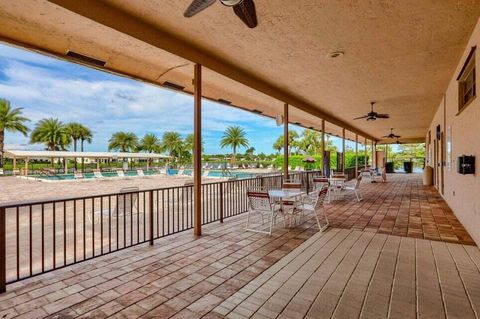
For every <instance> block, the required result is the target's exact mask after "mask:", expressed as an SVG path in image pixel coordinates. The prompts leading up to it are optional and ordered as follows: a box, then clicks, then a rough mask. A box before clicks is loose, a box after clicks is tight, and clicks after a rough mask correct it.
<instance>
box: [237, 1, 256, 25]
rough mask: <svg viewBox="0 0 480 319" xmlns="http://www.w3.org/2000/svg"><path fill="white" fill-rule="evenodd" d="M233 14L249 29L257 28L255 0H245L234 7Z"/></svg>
mask: <svg viewBox="0 0 480 319" xmlns="http://www.w3.org/2000/svg"><path fill="white" fill-rule="evenodd" d="M233 12H235V14H236V15H237V16H238V17H239V18H240V19H241V20H242V21H243V23H245V24H246V25H247V26H248V27H249V28H255V27H256V26H257V13H256V11H255V4H254V3H253V0H243V1H242V2H240V3H239V4H237V5H235V6H233Z"/></svg>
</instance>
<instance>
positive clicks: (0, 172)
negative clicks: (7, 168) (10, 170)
mask: <svg viewBox="0 0 480 319" xmlns="http://www.w3.org/2000/svg"><path fill="white" fill-rule="evenodd" d="M4 174H5V173H4V172H3V168H0V175H2V176H3V175H4Z"/></svg>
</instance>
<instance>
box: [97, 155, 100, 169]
mask: <svg viewBox="0 0 480 319" xmlns="http://www.w3.org/2000/svg"><path fill="white" fill-rule="evenodd" d="M97 170H100V159H99V158H97Z"/></svg>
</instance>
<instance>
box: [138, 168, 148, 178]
mask: <svg viewBox="0 0 480 319" xmlns="http://www.w3.org/2000/svg"><path fill="white" fill-rule="evenodd" d="M137 176H140V177H146V175H145V172H144V171H143V169H137Z"/></svg>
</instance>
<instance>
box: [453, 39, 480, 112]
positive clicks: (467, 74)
mask: <svg viewBox="0 0 480 319" xmlns="http://www.w3.org/2000/svg"><path fill="white" fill-rule="evenodd" d="M475 51H476V47H473V48H472V50H471V51H470V54H469V55H468V58H467V60H466V61H465V64H464V65H463V67H462V70H461V71H460V75H459V76H458V78H457V81H458V111H462V110H463V109H464V108H465V107H467V106H468V105H469V104H470V102H471V101H473V99H475V97H476V95H477V92H476V75H475Z"/></svg>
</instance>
